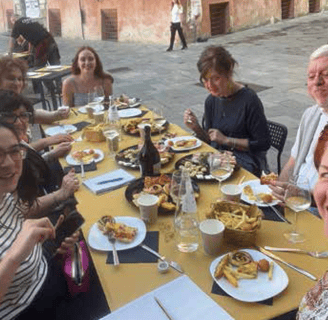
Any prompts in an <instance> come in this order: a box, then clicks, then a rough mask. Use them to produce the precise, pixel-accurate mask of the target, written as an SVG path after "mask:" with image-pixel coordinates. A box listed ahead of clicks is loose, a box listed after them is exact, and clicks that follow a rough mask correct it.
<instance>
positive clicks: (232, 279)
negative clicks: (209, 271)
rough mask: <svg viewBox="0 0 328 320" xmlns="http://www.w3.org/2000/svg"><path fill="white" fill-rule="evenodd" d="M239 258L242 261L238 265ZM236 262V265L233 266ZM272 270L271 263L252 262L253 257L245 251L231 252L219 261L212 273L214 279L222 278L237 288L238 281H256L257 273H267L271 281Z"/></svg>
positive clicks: (264, 261)
mask: <svg viewBox="0 0 328 320" xmlns="http://www.w3.org/2000/svg"><path fill="white" fill-rule="evenodd" d="M239 258H240V259H241V260H242V261H241V262H240V263H239V261H238V260H239ZM236 260H237V262H238V263H237V264H235V262H236ZM270 268H271V269H270ZM272 268H273V262H270V264H269V262H268V261H267V260H266V259H261V260H259V261H254V259H253V257H252V256H251V255H250V254H249V253H248V252H246V251H233V252H230V253H228V254H226V255H225V256H224V257H223V258H222V259H221V260H220V261H219V263H218V264H217V266H216V268H215V271H214V277H215V278H216V279H220V278H222V277H224V278H226V279H227V280H228V282H229V283H230V284H232V285H233V286H234V287H238V280H239V279H256V278H257V276H258V272H268V278H269V280H271V279H272ZM270 270H271V274H270Z"/></svg>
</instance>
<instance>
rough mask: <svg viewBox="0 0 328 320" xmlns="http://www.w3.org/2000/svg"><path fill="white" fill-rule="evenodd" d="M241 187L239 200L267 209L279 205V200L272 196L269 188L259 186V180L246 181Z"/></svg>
mask: <svg viewBox="0 0 328 320" xmlns="http://www.w3.org/2000/svg"><path fill="white" fill-rule="evenodd" d="M241 187H242V193H241V199H242V200H243V201H245V202H247V203H249V204H256V205H257V206H258V207H269V206H275V205H276V204H278V203H279V200H278V199H277V198H275V197H274V196H273V195H272V190H271V189H270V187H269V186H268V185H265V184H261V182H260V180H250V181H246V182H244V183H243V184H242V185H241Z"/></svg>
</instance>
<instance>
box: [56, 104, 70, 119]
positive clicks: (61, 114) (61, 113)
mask: <svg viewBox="0 0 328 320" xmlns="http://www.w3.org/2000/svg"><path fill="white" fill-rule="evenodd" d="M69 113H70V108H69V107H61V108H58V110H57V111H56V119H57V120H62V119H67V118H68V117H69Z"/></svg>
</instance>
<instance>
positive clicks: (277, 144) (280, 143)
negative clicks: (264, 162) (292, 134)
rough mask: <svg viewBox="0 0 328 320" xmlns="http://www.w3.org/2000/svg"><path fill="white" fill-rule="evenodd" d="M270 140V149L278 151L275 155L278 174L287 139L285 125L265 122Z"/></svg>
mask: <svg viewBox="0 0 328 320" xmlns="http://www.w3.org/2000/svg"><path fill="white" fill-rule="evenodd" d="M267 122H268V127H269V133H270V139H271V147H273V148H274V149H276V150H277V151H278V154H277V169H278V174H280V171H281V154H282V152H283V150H284V146H285V142H286V139H287V134H288V129H287V127H286V126H285V125H283V124H280V123H277V122H274V121H270V120H267Z"/></svg>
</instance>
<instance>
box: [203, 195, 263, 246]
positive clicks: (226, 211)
mask: <svg viewBox="0 0 328 320" xmlns="http://www.w3.org/2000/svg"><path fill="white" fill-rule="evenodd" d="M262 216H263V212H262V210H260V209H259V208H258V207H257V206H255V205H251V206H249V205H244V204H241V203H237V202H232V201H226V200H220V199H219V200H217V201H216V202H214V203H212V204H211V211H210V212H209V213H207V214H206V217H207V218H208V219H218V220H220V221H221V222H223V224H224V225H225V231H224V238H225V241H226V242H227V243H232V244H234V245H236V246H242V247H250V246H254V245H255V242H256V234H257V230H258V229H259V228H260V227H261V221H262Z"/></svg>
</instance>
